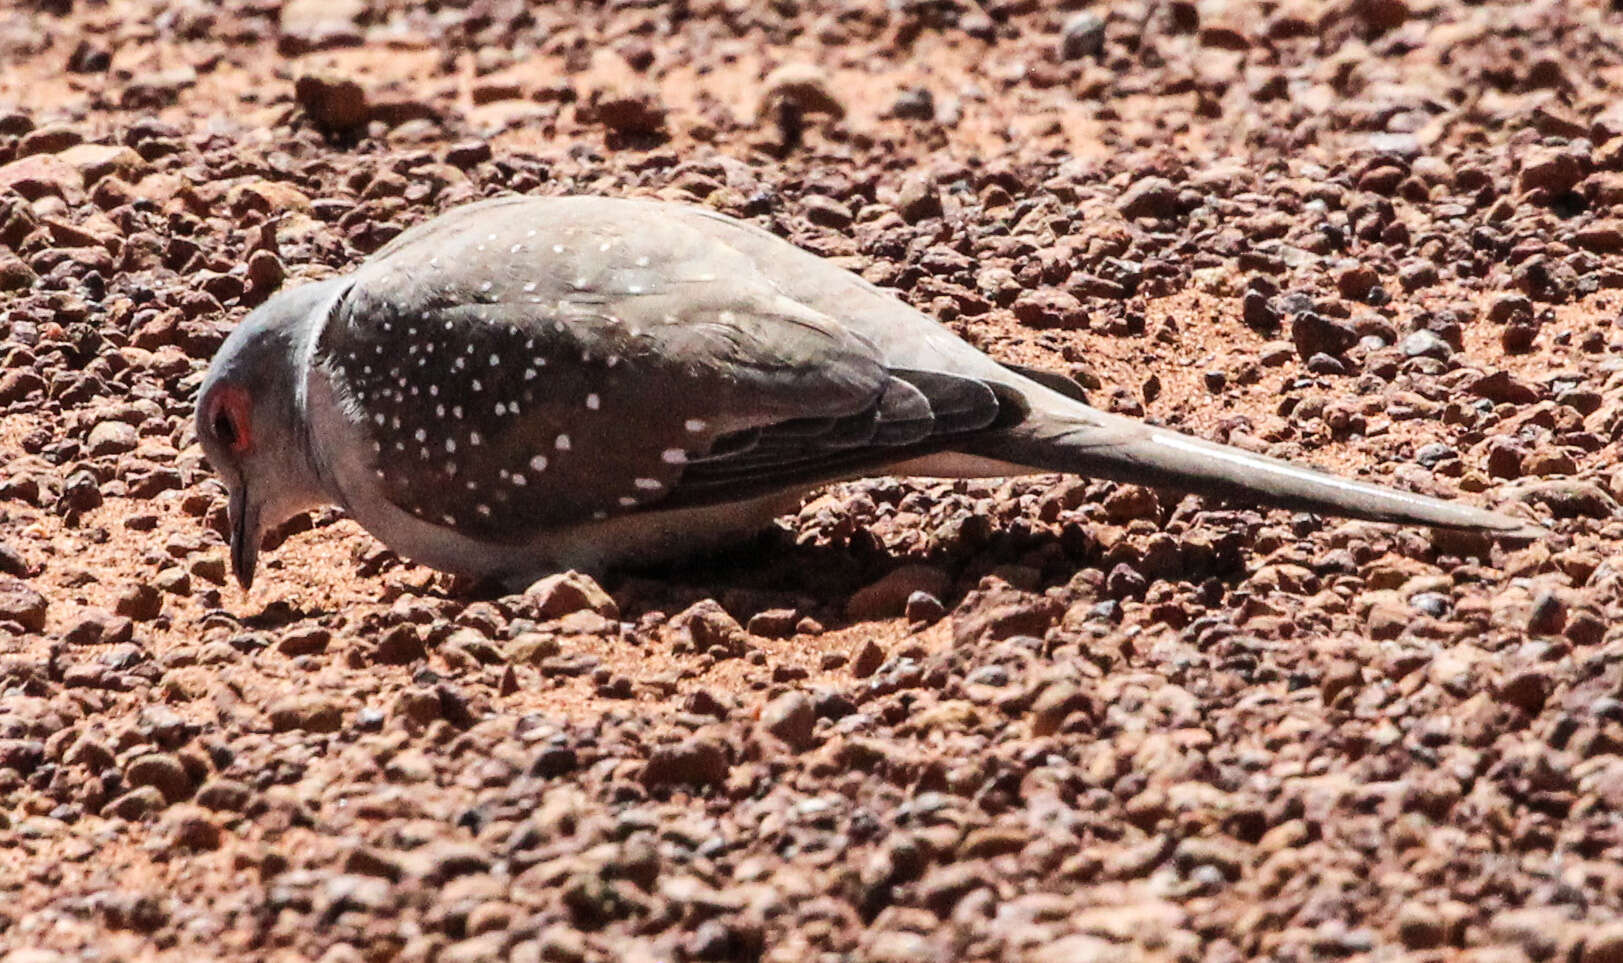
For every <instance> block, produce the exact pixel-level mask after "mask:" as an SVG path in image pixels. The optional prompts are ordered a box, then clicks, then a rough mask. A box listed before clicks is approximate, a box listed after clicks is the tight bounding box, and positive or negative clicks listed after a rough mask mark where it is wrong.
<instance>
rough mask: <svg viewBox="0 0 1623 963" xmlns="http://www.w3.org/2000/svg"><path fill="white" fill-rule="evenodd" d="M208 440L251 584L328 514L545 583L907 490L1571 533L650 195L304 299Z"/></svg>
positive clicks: (500, 214)
mask: <svg viewBox="0 0 1623 963" xmlns="http://www.w3.org/2000/svg"><path fill="white" fill-rule="evenodd" d="M197 434H198V438H199V439H200V441H201V443H202V445H203V449H204V451H205V452H206V453H207V455H208V458H209V460H210V462H212V463H213V465H214V467H215V468H216V469H217V470H218V471H219V472H220V474H221V475H222V476H223V477H224V480H225V483H226V486H227V488H228V489H229V491H230V507H229V513H230V521H231V564H232V570H233V572H234V573H235V575H236V578H237V580H238V581H239V582H240V583H241V584H242V586H243V587H244V588H247V587H248V586H249V585H250V584H251V583H252V581H253V577H254V567H255V560H256V557H257V554H258V550H259V546H260V541H261V537H262V535H263V534H264V532H265V531H266V530H267V529H269V528H272V527H274V526H276V525H278V524H280V523H281V522H283V521H284V520H286V519H287V518H290V517H291V516H293V515H294V514H296V513H298V512H301V511H305V510H307V509H311V508H315V507H319V506H322V505H328V504H333V505H338V506H341V507H342V508H343V509H344V510H345V511H346V512H348V513H349V514H350V516H351V517H353V518H354V519H355V520H356V521H357V522H359V523H360V524H361V525H362V526H363V527H365V528H366V529H367V530H368V531H369V532H371V533H372V534H373V535H375V536H377V538H379V539H380V540H382V541H383V543H384V544H385V545H387V546H388V547H389V548H391V549H393V550H394V551H395V552H397V553H399V554H400V555H402V556H405V557H407V558H410V559H413V560H415V561H417V562H420V563H422V564H425V565H428V566H431V567H433V568H437V569H441V570H444V571H449V572H455V573H459V574H465V575H469V576H474V577H478V578H493V579H499V580H502V581H506V582H509V583H513V584H518V583H522V582H525V581H527V580H529V579H532V578H535V577H539V576H541V575H544V574H547V573H549V572H552V571H556V570H559V569H564V568H579V569H586V570H600V569H602V568H604V567H606V566H610V565H613V564H615V563H618V562H624V561H637V562H640V561H648V560H653V559H660V558H670V557H673V556H677V555H680V554H682V553H685V552H691V551H696V550H700V549H704V548H708V547H712V546H715V545H717V544H718V543H721V542H725V541H727V540H729V539H733V538H737V537H740V536H743V535H747V534H749V533H750V532H752V531H755V530H758V529H759V528H761V527H763V526H765V525H766V524H768V523H769V522H770V520H771V519H772V518H773V517H775V516H776V515H778V514H781V513H782V512H784V511H787V510H790V509H792V508H793V506H794V504H795V502H796V500H797V499H799V498H801V497H802V496H803V495H804V494H805V493H806V492H807V491H809V490H811V489H813V488H815V487H817V486H819V485H822V484H825V483H828V482H832V481H836V480H841V479H850V478H858V477H863V476H871V475H880V474H898V475H931V476H945V477H989V476H1003V475H1019V474H1030V473H1034V472H1071V473H1075V474H1079V475H1087V476H1093V477H1099V478H1108V479H1114V480H1117V481H1123V482H1136V483H1141V484H1146V485H1157V486H1167V487H1172V488H1177V489H1181V490H1185V491H1190V492H1196V493H1199V494H1203V495H1216V496H1224V497H1228V498H1231V499H1235V500H1239V501H1244V502H1250V503H1254V504H1259V505H1271V506H1277V507H1283V508H1289V509H1297V510H1304V511H1310V512H1319V513H1324V514H1329V515H1340V516H1348V517H1355V518H1364V519H1372V520H1376V521H1382V522H1402V523H1416V524H1420V525H1428V526H1434V527H1441V528H1454V529H1470V530H1478V531H1483V532H1487V533H1493V534H1502V535H1508V536H1514V537H1518V538H1527V537H1536V536H1537V535H1539V534H1541V533H1542V529H1540V528H1538V527H1537V526H1533V525H1530V524H1528V523H1527V522H1524V521H1521V520H1518V519H1515V518H1510V517H1508V516H1505V515H1501V514H1497V513H1494V512H1491V511H1487V510H1484V509H1480V508H1474V507H1470V506H1467V505H1463V504H1458V503H1451V502H1446V501H1441V500H1438V499H1435V498H1428V497H1425V496H1421V495H1415V494H1410V493H1406V492H1402V491H1397V490H1395V489H1390V488H1384V487H1380V486H1377V485H1371V484H1366V483H1363V482H1358V481H1353V480H1351V479H1347V478H1341V477H1337V476H1334V475H1330V474H1326V473H1323V472H1319V471H1315V470H1311V469H1307V468H1303V467H1299V466H1296V465H1292V464H1289V463H1286V462H1282V461H1279V460H1277V459H1272V458H1266V457H1263V456H1259V455H1255V454H1251V453H1249V452H1245V451H1242V450H1240V449H1237V448H1232V447H1228V446H1225V445H1218V444H1213V443H1210V442H1206V441H1201V440H1199V439H1196V438H1193V437H1190V436H1188V435H1184V434H1181V433H1178V432H1175V431H1169V430H1166V429H1161V428H1154V427H1150V426H1148V425H1145V424H1142V423H1140V422H1137V421H1134V420H1132V419H1128V418H1123V417H1120V416H1117V415H1111V414H1108V413H1105V412H1102V411H1098V410H1096V409H1094V408H1091V407H1089V406H1088V405H1086V404H1084V403H1082V401H1081V400H1080V393H1079V392H1078V391H1077V390H1076V389H1075V386H1074V385H1073V384H1072V383H1070V382H1069V381H1068V380H1067V379H1065V378H1063V377H1060V376H1056V375H1053V374H1049V373H1044V372H1038V371H1032V370H1029V369H1023V368H1015V367H1011V366H1008V365H1003V364H1000V363H998V362H997V361H994V360H993V359H992V358H990V357H988V356H987V355H985V354H983V353H981V352H980V351H979V350H977V349H976V348H974V347H972V346H971V345H970V344H968V343H967V342H965V341H963V340H962V339H960V338H958V337H957V336H956V335H954V334H953V333H952V332H951V331H949V330H948V329H947V328H946V327H944V326H943V325H941V324H939V323H937V322H936V321H935V320H933V319H932V318H930V317H928V316H926V315H924V314H921V313H920V312H918V311H916V310H914V309H913V308H911V307H909V306H907V305H906V304H904V303H903V302H901V301H900V300H898V299H897V298H896V297H894V296H892V295H890V294H888V293H886V292H884V291H882V290H880V289H879V288H876V287H874V286H873V285H871V284H869V283H867V282H866V281H864V280H862V279H861V278H859V277H857V276H856V275H854V274H852V273H850V272H848V271H845V270H843V269H841V268H839V267H837V266H835V265H833V264H831V263H829V262H827V261H825V260H823V259H821V258H819V257H817V256H816V255H813V254H811V253H809V252H806V251H803V250H801V249H799V248H797V247H795V246H794V245H792V244H790V243H789V242H787V241H785V240H783V239H781V238H779V237H777V236H775V235H773V234H771V233H769V232H767V231H764V230H761V229H759V228H757V227H755V226H753V225H750V224H746V223H744V222H741V221H738V220H734V219H732V218H729V217H726V216H724V215H721V214H717V213H715V212H712V211H709V210H706V209H703V208H698V207H691V206H686V205H680V204H673V203H664V202H657V201H649V200H633V199H612V198H604V197H587V196H577V197H552V198H531V197H504V198H499V199H495V200H489V201H482V202H479V203H475V204H470V205H467V206H464V207H461V208H457V209H455V210H452V211H450V212H448V213H446V214H443V215H441V216H439V217H437V218H435V219H433V220H430V221H428V222H426V223H424V224H422V225H419V226H418V227H416V228H414V229H412V230H409V231H407V232H405V233H403V234H401V235H400V236H399V237H398V238H396V239H395V240H394V241H393V242H391V243H390V244H389V245H387V246H386V247H384V248H383V249H382V250H380V251H378V252H377V253H376V254H375V255H374V256H373V257H371V258H370V259H368V260H367V261H366V262H364V263H363V264H361V265H360V267H358V268H357V269H356V270H355V271H354V272H353V273H351V274H348V275H345V276H342V277H336V278H332V279H330V280H326V281H321V282H318V283H313V284H307V285H304V286H301V287H298V288H294V289H291V290H288V291H284V292H282V293H279V294H278V295H277V296H275V297H274V298H272V299H270V300H269V301H267V302H266V303H265V304H264V305H262V306H261V307H259V308H258V309H257V310H255V311H254V312H253V313H252V314H250V315H249V316H248V318H247V319H246V320H245V321H244V322H243V323H242V324H241V325H240V326H239V327H238V328H237V329H236V330H235V331H233V332H232V334H231V335H230V337H229V338H227V339H226V341H225V343H224V344H223V345H222V346H221V348H220V350H219V353H218V354H217V355H216V356H215V358H214V361H213V364H212V365H211V367H210V369H209V372H208V376H207V379H206V381H205V383H204V385H203V388H202V391H201V394H200V396H199V403H198V408H197Z"/></svg>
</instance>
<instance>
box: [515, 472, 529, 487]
mask: <svg viewBox="0 0 1623 963" xmlns="http://www.w3.org/2000/svg"><path fill="white" fill-rule="evenodd" d="M512 481H513V484H514V485H517V486H518V487H519V488H523V487H524V486H525V484H526V482H525V479H524V476H523V475H514V476H513V479H512Z"/></svg>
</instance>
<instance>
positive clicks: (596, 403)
mask: <svg viewBox="0 0 1623 963" xmlns="http://www.w3.org/2000/svg"><path fill="white" fill-rule="evenodd" d="M586 407H588V408H590V409H591V410H593V411H596V410H597V409H599V408H601V407H603V399H602V398H599V397H598V396H597V393H596V392H595V391H594V392H593V393H591V394H589V395H587V396H586Z"/></svg>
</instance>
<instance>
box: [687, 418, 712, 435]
mask: <svg viewBox="0 0 1623 963" xmlns="http://www.w3.org/2000/svg"><path fill="white" fill-rule="evenodd" d="M682 427H684V428H686V429H687V430H688V431H695V432H697V431H703V430H704V429H705V427H706V425H705V423H704V419H703V418H689V419H688V420H687V421H685V422H683V423H682Z"/></svg>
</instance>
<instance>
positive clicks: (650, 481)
mask: <svg viewBox="0 0 1623 963" xmlns="http://www.w3.org/2000/svg"><path fill="white" fill-rule="evenodd" d="M636 485H637V487H638V488H641V489H642V490H643V491H648V492H653V491H659V490H660V489H661V488H664V487H665V486H664V485H662V484H660V481H659V479H657V478H639V479H637V481H636Z"/></svg>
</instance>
